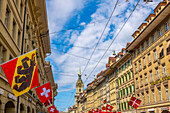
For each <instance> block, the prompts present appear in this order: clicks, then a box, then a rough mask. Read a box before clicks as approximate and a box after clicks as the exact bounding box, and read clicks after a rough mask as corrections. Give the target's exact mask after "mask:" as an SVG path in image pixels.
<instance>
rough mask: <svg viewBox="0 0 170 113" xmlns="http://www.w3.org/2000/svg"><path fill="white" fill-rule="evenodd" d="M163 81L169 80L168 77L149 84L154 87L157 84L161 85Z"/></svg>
mask: <svg viewBox="0 0 170 113" xmlns="http://www.w3.org/2000/svg"><path fill="white" fill-rule="evenodd" d="M165 80H170V76H166V77H164V78H162V80H156V81H154V82H151V85H155V84H157V83H161V82H163V81H165Z"/></svg>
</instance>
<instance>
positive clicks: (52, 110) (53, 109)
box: [48, 105, 56, 113]
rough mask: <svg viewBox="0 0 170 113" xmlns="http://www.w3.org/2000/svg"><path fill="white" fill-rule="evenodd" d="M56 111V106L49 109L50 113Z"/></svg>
mask: <svg viewBox="0 0 170 113" xmlns="http://www.w3.org/2000/svg"><path fill="white" fill-rule="evenodd" d="M55 110H56V108H55V106H54V105H53V106H51V107H49V108H48V111H49V113H55Z"/></svg>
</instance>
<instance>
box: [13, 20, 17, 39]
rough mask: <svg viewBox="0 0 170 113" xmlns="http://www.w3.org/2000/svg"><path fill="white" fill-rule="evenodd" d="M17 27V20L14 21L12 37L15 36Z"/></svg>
mask: <svg viewBox="0 0 170 113" xmlns="http://www.w3.org/2000/svg"><path fill="white" fill-rule="evenodd" d="M15 29H16V23H15V21H13V25H12V38H15Z"/></svg>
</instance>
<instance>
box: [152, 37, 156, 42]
mask: <svg viewBox="0 0 170 113" xmlns="http://www.w3.org/2000/svg"><path fill="white" fill-rule="evenodd" d="M154 42H155V35H152V43H154Z"/></svg>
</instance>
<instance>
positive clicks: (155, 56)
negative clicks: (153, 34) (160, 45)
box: [153, 50, 157, 60]
mask: <svg viewBox="0 0 170 113" xmlns="http://www.w3.org/2000/svg"><path fill="white" fill-rule="evenodd" d="M153 52H154V58H155V60H157V52H156V50H154V51H153Z"/></svg>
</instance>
